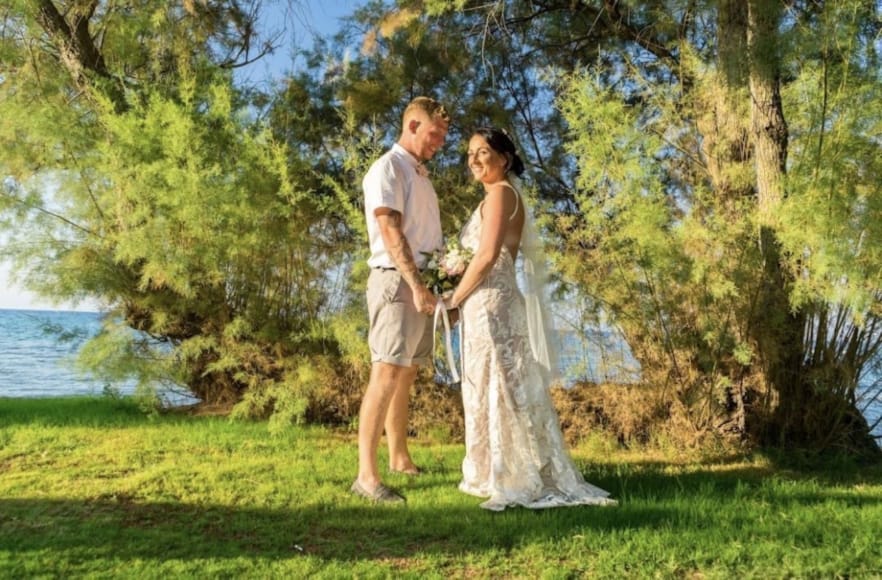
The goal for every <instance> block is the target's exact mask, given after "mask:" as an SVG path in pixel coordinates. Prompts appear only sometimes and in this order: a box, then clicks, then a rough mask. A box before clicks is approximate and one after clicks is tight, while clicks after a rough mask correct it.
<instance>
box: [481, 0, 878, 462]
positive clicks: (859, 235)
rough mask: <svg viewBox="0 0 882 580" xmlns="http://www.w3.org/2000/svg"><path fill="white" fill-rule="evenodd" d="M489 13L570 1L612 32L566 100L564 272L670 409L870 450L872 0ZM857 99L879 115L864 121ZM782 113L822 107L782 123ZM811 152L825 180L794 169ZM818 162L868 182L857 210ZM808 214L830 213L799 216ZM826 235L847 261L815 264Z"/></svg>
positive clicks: (846, 178)
mask: <svg viewBox="0 0 882 580" xmlns="http://www.w3.org/2000/svg"><path fill="white" fill-rule="evenodd" d="M489 6H490V8H486V9H485V12H488V13H493V14H497V15H502V14H507V16H506V17H505V18H501V17H500V16H496V17H495V18H496V19H497V20H499V21H500V22H505V24H506V25H507V26H514V25H516V24H517V23H518V22H521V21H527V20H534V19H537V18H546V17H547V15H548V14H549V13H551V12H554V11H558V12H560V11H564V12H566V11H569V12H576V13H580V14H583V15H584V14H588V15H590V16H592V17H593V19H592V23H593V24H592V27H593V28H592V29H591V32H592V34H593V36H594V37H596V38H598V39H600V38H601V30H605V31H606V33H607V34H608V36H606V37H605V38H603V39H600V40H599V43H600V44H601V46H602V48H601V49H600V51H599V56H597V59H596V60H597V62H598V63H599V64H594V63H591V62H590V61H588V60H587V59H578V60H577V61H576V63H575V65H574V66H572V67H568V69H567V70H571V71H573V72H572V75H571V77H570V82H569V88H568V90H567V91H566V93H565V94H564V95H563V98H562V99H561V100H560V101H559V102H560V103H561V106H562V108H563V111H564V115H565V117H566V120H567V122H568V124H569V138H570V143H569V148H570V151H571V153H572V154H573V155H574V156H575V158H576V159H577V163H578V167H579V171H580V173H579V176H578V181H577V188H576V191H575V192H574V199H575V200H576V204H577V206H578V208H579V212H578V213H582V214H583V215H584V218H585V219H584V220H581V223H580V220H579V219H574V218H573V217H572V216H562V217H561V218H559V219H558V220H557V228H558V231H559V234H560V240H561V243H562V248H563V251H562V252H561V254H560V259H561V261H560V263H561V266H562V268H563V270H564V272H565V274H566V276H567V277H568V278H569V279H570V280H573V281H575V282H576V283H577V284H579V285H580V286H581V287H582V289H583V290H584V291H585V292H586V293H587V294H589V295H590V296H593V297H594V298H595V299H596V304H597V308H598V310H599V311H600V310H602V311H603V312H604V313H605V314H607V315H609V316H611V317H612V320H613V321H614V322H615V323H616V324H618V325H619V326H620V327H621V328H622V329H623V331H624V333H625V335H626V337H627V339H628V342H629V343H630V344H631V346H632V347H633V348H634V350H635V354H636V356H637V357H638V359H639V360H640V362H641V364H642V367H643V370H644V376H645V377H646V378H647V379H649V380H650V381H652V382H655V383H656V384H657V385H659V386H660V388H661V396H660V397H659V398H658V399H657V400H658V401H659V405H660V407H661V408H662V409H667V410H666V411H665V412H664V413H663V414H662V416H670V415H671V414H672V413H675V414H676V413H679V414H680V415H681V416H683V417H685V419H686V421H687V422H688V423H689V424H691V425H692V426H693V427H694V428H695V429H696V430H698V431H703V432H713V431H723V430H733V431H735V432H737V433H740V434H741V435H743V436H748V435H751V434H752V435H754V436H756V438H757V440H760V441H766V442H772V443H775V444H780V445H791V444H797V445H806V446H815V447H821V448H833V447H837V448H849V449H859V450H871V451H872V450H876V448H875V447H874V446H873V445H872V443H870V439H869V438H868V426H867V424H866V422H865V421H864V420H863V418H862V417H861V414H860V413H859V410H858V408H857V407H856V404H857V400H858V394H859V393H858V382H859V377H860V376H862V373H863V371H864V370H865V365H868V364H872V362H873V361H874V360H876V359H877V358H878V347H879V334H878V330H877V322H876V318H875V315H874V314H873V311H874V310H875V306H874V304H875V301H876V300H877V296H878V286H876V283H875V282H874V281H875V280H878V277H877V276H878V270H877V266H876V265H870V264H869V263H868V262H867V261H865V260H862V259H860V257H859V252H866V251H870V252H874V251H875V250H871V249H870V246H868V245H867V242H868V241H869V239H873V238H874V237H875V235H874V233H873V231H874V230H875V228H874V227H873V226H872V225H870V224H868V223H867V222H865V221H864V219H865V217H866V215H867V214H866V212H867V211H868V210H869V207H871V206H873V205H874V202H873V201H870V200H871V198H872V193H871V192H873V191H874V190H875V189H876V188H877V187H878V186H876V185H874V184H876V183H878V181H877V177H878V174H877V167H878V161H877V160H876V159H877V158H878V155H876V154H871V153H870V150H868V149H865V148H863V147H856V146H855V144H859V143H867V142H868V141H873V139H874V137H873V129H872V127H874V126H875V124H876V123H878V119H879V112H880V111H879V108H878V107H876V106H869V105H868V103H867V101H866V99H865V97H864V95H865V94H866V92H867V91H868V90H870V87H874V86H876V87H877V86H878V83H879V80H880V79H879V75H878V71H879V67H878V57H877V55H876V50H877V48H878V47H877V46H876V45H875V42H876V41H875V40H874V39H875V38H876V36H875V35H876V33H877V31H878V28H879V24H880V18H879V7H878V5H877V4H876V3H874V2H847V3H836V5H833V4H831V3H812V2H810V3H799V2H791V3H787V4H786V5H785V4H783V3H777V2H747V3H743V2H734V1H733V2H728V1H723V0H721V1H720V2H708V3H700V2H640V3H628V2H616V3H612V2H602V3H591V2H588V3H583V4H581V5H579V6H578V7H573V6H572V5H567V3H555V2H543V3H538V4H537V3H531V4H529V5H527V4H521V3H511V4H509V3H506V2H496V3H492V4H490V5H489ZM506 8H509V9H510V11H511V12H510V13H506V11H505V10H506ZM494 10H495V12H493V11H494ZM524 13H527V14H526V15H524ZM488 21H490V19H489V17H488ZM579 21H580V19H579V18H573V22H579ZM571 32H572V33H573V34H574V36H576V37H578V36H579V35H580V32H582V31H579V30H572V29H571ZM585 34H586V36H587V33H585ZM846 38H850V39H852V40H849V41H844V39H846ZM541 42H542V40H541V39H540V40H538V41H537V43H539V44H541ZM833 46H835V47H836V49H833V50H831V47H833ZM553 50H554V51H559V50H560V46H559V45H555V46H554V48H553ZM745 55H746V56H747V58H745ZM583 66H584V67H585V70H582V69H581V67H583ZM821 71H823V74H819V72H821ZM837 77H838V78H840V79H842V82H840V83H839V84H838V85H831V84H830V79H832V78H837ZM846 77H847V80H846ZM797 87H799V95H798V96H797V95H796V94H794V92H793V91H794V90H796V88H797ZM834 103H835V105H834ZM856 104H859V106H860V107H861V111H862V114H863V115H864V117H865V118H869V119H874V120H873V121H868V122H867V124H866V125H861V126H858V125H855V124H854V122H853V121H852V117H853V115H854V114H855V113H856V111H855V110H853V109H852V107H853V106H854V105H856ZM788 106H789V107H790V109H789V110H792V111H793V112H794V114H796V113H797V112H801V111H802V110H805V109H806V108H808V109H809V110H812V111H813V112H814V114H813V115H812V116H811V117H798V116H797V119H796V121H795V122H794V121H791V127H788V123H787V121H786V119H787V118H788V115H787V112H788ZM793 125H796V126H797V128H798V131H797V132H794V131H793V129H792V126H793ZM834 135H835V137H833V138H834V139H836V140H837V143H836V145H831V144H830V142H829V140H830V139H831V137H832V136H834ZM875 138H876V139H877V138H878V136H877V137H875ZM811 142H815V143H817V147H811V146H808V143H811ZM846 143H848V144H849V145H846ZM843 149H846V150H848V151H849V153H848V160H847V162H846V161H844V160H842V159H841V156H842V154H843V153H842V151H843ZM876 153H878V151H877V152H876ZM807 154H811V161H812V163H814V164H815V170H814V171H813V172H814V174H815V176H817V177H813V178H808V177H807V176H805V175H802V174H801V173H800V170H804V169H805V168H806V167H809V166H810V164H809V163H807V159H806V158H805V157H804V156H805V155H807ZM849 164H851V167H850V168H849V167H848V165H849ZM821 166H826V167H827V168H828V169H827V171H829V172H831V173H835V174H836V176H837V177H836V178H833V181H836V180H837V179H841V180H843V182H844V183H845V184H847V187H851V188H853V189H854V190H856V191H855V193H854V194H853V195H851V196H850V198H849V199H848V201H845V200H843V199H841V198H839V197H838V196H833V195H832V194H831V192H830V191H828V197H827V198H826V199H824V200H823V203H818V202H819V201H822V200H819V198H818V196H817V195H816V194H815V193H813V192H814V191H815V189H816V188H817V187H818V182H817V179H820V175H819V168H820V167H821ZM827 183H828V184H829V183H831V182H827ZM810 192H812V193H810ZM858 192H860V193H858ZM837 211H838V213H837V214H836V217H835V218H834V217H832V216H833V212H837ZM816 214H821V215H824V216H826V217H825V218H824V219H820V218H818V219H816V220H807V219H806V217H807V215H816ZM795 216H800V217H799V218H798V219H794V217H795ZM834 232H835V234H834ZM838 236H844V237H845V239H847V240H850V241H849V242H846V245H847V246H849V247H850V248H851V252H852V253H851V254H849V253H848V252H842V251H841V246H840V244H839V243H838V242H833V241H832V239H833V238H834V237H838ZM858 240H860V242H858ZM831 244H833V245H835V246H837V247H838V248H840V253H839V256H840V257H842V258H843V261H842V262H841V263H837V265H836V266H835V267H831V265H830V264H829V262H827V261H826V260H820V259H818V255H819V254H820V255H821V256H823V255H824V254H826V253H827V252H829V251H830V250H829V248H830V245H831ZM855 263H857V264H859V265H860V266H858V267H855V266H854V265H853V264H855ZM845 264H848V266H846V265H845ZM858 296H859V297H860V301H859V303H858V304H855V303H854V300H855V299H856V297H858ZM833 329H835V330H833Z"/></svg>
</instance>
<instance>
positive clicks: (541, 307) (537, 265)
mask: <svg viewBox="0 0 882 580" xmlns="http://www.w3.org/2000/svg"><path fill="white" fill-rule="evenodd" d="M508 178H509V180H510V181H511V184H512V186H513V187H514V189H515V191H516V192H517V193H518V197H519V198H520V200H521V203H522V204H523V208H524V229H523V230H522V232H521V259H522V260H523V281H524V288H522V290H523V294H524V300H525V302H526V307H527V326H528V330H529V334H530V347H531V349H532V350H533V356H534V358H535V359H536V361H537V362H538V363H539V365H540V366H541V367H543V368H544V369H545V373H546V377H547V378H548V380H549V382H550V381H552V380H554V379H555V378H557V377H558V376H559V374H560V372H559V371H560V367H559V360H558V352H557V343H556V341H555V331H554V326H553V324H552V318H551V312H550V311H549V310H548V307H547V306H546V304H547V300H548V297H547V296H546V289H547V288H548V283H549V276H548V265H547V263H546V258H545V250H544V248H543V245H542V239H541V238H540V237H539V229H538V227H537V226H536V220H535V218H534V216H533V208H532V207H531V206H530V204H529V203H528V202H527V200H526V199H525V198H524V196H523V195H522V194H521V189H520V183H519V181H518V180H517V178H516V177H515V176H513V175H509V176H508Z"/></svg>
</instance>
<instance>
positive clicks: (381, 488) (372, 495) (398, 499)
mask: <svg viewBox="0 0 882 580" xmlns="http://www.w3.org/2000/svg"><path fill="white" fill-rule="evenodd" d="M349 491H351V492H352V493H354V494H355V495H357V496H358V497H363V498H364V499H367V500H370V501H372V502H374V503H404V502H406V501H407V500H406V499H404V496H402V495H401V494H399V493H396V492H394V491H392V490H391V489H389V488H388V487H386V486H385V485H383V484H382V483H381V484H379V485H377V488H376V489H375V490H374V491H373V492H368V491H367V490H366V489H365V488H363V487H362V486H361V484H360V483H358V480H357V479H356V480H355V482H353V484H352V487H350V488H349Z"/></svg>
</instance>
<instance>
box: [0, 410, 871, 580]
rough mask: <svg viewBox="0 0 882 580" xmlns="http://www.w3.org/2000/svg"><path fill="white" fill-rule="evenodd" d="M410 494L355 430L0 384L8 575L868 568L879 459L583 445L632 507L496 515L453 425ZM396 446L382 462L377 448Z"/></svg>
mask: <svg viewBox="0 0 882 580" xmlns="http://www.w3.org/2000/svg"><path fill="white" fill-rule="evenodd" d="M413 453H414V457H415V460H416V461H417V463H418V464H420V465H422V466H423V467H424V469H425V470H426V473H425V474H424V475H422V476H420V477H417V478H409V477H407V476H403V475H390V476H389V477H388V483H389V484H391V485H393V486H395V487H396V488H398V489H400V490H401V491H402V492H403V493H404V494H405V495H406V496H407V498H408V504H407V506H404V507H385V506H372V505H370V504H367V503H365V502H363V501H361V500H359V499H358V498H356V497H353V496H352V495H350V494H349V493H348V491H347V490H348V487H349V484H350V483H351V481H352V478H353V477H354V475H355V465H356V448H355V441H354V435H352V434H351V433H343V432H336V431H333V430H329V429H326V428H321V427H291V428H290V429H289V430H287V431H286V432H284V433H282V434H279V435H276V436H272V435H270V433H269V432H268V430H267V426H266V424H264V423H258V422H254V423H246V422H230V421H228V420H226V419H224V418H220V417H198V418H197V417H183V416H174V415H168V416H161V417H155V418H150V417H147V416H144V415H142V414H139V413H138V412H137V411H136V410H134V409H133V408H132V407H130V406H127V405H126V404H125V403H124V402H120V401H111V400H106V399H88V400H83V399H51V400H49V399H47V400H43V401H20V400H0V498H2V499H0V504H2V505H0V576H2V577H24V576H39V575H45V576H83V575H90V576H101V577H135V576H137V577H147V578H158V577H169V576H172V577H181V576H200V577H205V576H224V577H233V576H235V577H240V576H241V577H301V576H306V575H310V576H320V577H338V576H345V577H350V576H368V577H377V576H381V577H383V576H388V575H395V576H406V577H414V578H417V577H419V578H422V577H430V578H448V577H456V578H459V577H469V578H471V577H500V576H517V577H533V576H540V575H541V576H543V577H548V578H569V577H582V576H588V577H621V576H637V577H643V576H725V577H730V576H744V575H746V576H754V577H756V576H768V575H772V576H786V575H795V576H818V575H820V576H835V575H852V576H873V575H877V574H880V573H882V569H880V565H879V564H878V562H880V561H882V547H880V544H879V542H878V540H877V537H876V535H877V533H878V522H880V521H882V501H880V500H882V470H880V468H879V467H872V468H860V467H858V466H851V467H850V468H849V467H847V466H845V467H842V466H836V468H835V469H832V470H830V469H820V468H815V469H811V470H799V471H797V470H794V469H792V468H788V469H782V468H780V467H777V466H776V465H775V462H774V461H773V460H772V459H770V458H768V457H764V456H759V455H756V456H750V457H743V456H742V457H722V458H709V457H700V456H695V455H692V456H690V455H689V454H681V453H679V452H678V453H676V455H674V457H673V458H672V457H671V456H670V455H666V454H665V453H662V452H660V451H658V450H650V449H644V450H629V451H624V450H620V449H617V448H615V446H614V445H612V444H610V443H609V442H608V441H603V440H601V439H599V438H597V437H594V438H591V437H589V438H587V439H586V440H585V441H584V442H583V443H582V444H580V445H579V446H578V447H577V448H576V449H575V450H574V452H573V455H574V457H575V459H576V461H577V463H578V464H579V466H580V468H581V469H582V471H583V473H584V474H585V476H586V478H587V479H588V480H589V481H591V482H593V483H596V484H597V485H600V486H601V487H604V488H606V489H609V490H611V491H612V492H613V494H614V496H615V497H617V498H618V499H619V500H620V501H621V505H620V506H619V507H614V508H609V507H604V508H597V507H583V508H567V509H557V510H547V511H539V512H533V511H529V510H523V509H514V510H508V511H506V512H504V513H501V514H494V513H487V512H484V511H483V510H481V509H479V508H478V507H477V505H478V504H479V503H480V500H479V499H477V498H472V497H470V496H466V495H463V494H461V493H459V492H458V491H457V489H456V484H457V483H458V481H459V463H460V461H461V458H462V446H461V444H460V443H458V442H443V441H429V440H419V441H415V442H414V444H413ZM381 461H385V458H384V457H381Z"/></svg>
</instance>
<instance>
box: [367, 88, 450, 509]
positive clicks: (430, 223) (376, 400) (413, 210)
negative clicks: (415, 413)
mask: <svg viewBox="0 0 882 580" xmlns="http://www.w3.org/2000/svg"><path fill="white" fill-rule="evenodd" d="M449 124H450V116H449V114H448V113H447V110H446V109H445V108H444V106H443V105H441V104H440V103H439V102H437V101H435V100H434V99H431V98H429V97H417V98H416V99H414V100H413V101H411V103H410V104H409V105H408V106H407V108H406V109H405V110H404V115H403V116H402V128H401V136H400V137H399V139H398V142H397V143H396V144H395V145H393V146H392V148H391V149H390V150H389V151H387V152H386V153H385V154H384V155H383V156H382V157H380V158H379V159H378V160H377V161H375V162H374V163H373V165H371V168H370V169H369V170H368V172H367V175H365V177H364V181H363V182H362V187H363V189H364V212H365V218H366V220H367V230H368V238H369V240H370V251H371V256H370V258H369V259H368V265H369V266H370V267H371V273H370V276H369V277H368V284H367V302H368V317H369V319H370V331H369V334H368V345H369V346H370V349H371V377H370V381H369V383H368V387H367V390H366V391H365V394H364V398H363V399H362V402H361V411H360V412H359V417H358V477H357V478H356V480H355V482H354V483H353V484H352V488H351V491H352V493H354V494H356V495H358V496H361V497H364V498H366V499H369V500H371V501H374V502H384V503H394V502H403V501H405V500H404V498H403V497H402V496H401V495H399V494H398V493H396V492H395V491H393V490H391V489H389V488H388V487H386V486H385V485H383V484H382V482H381V481H380V473H379V469H378V467H377V447H378V446H379V443H380V437H381V436H382V434H383V427H384V426H385V429H386V438H387V440H388V445H389V469H390V471H393V472H401V473H406V474H409V475H417V474H419V469H418V468H417V467H416V465H414V463H413V460H412V459H411V457H410V453H409V451H408V449H407V407H408V402H409V398H410V388H411V386H412V385H413V383H414V380H415V379H416V374H417V369H418V368H419V365H422V364H428V363H429V362H431V355H432V316H431V315H432V313H433V312H434V308H435V303H436V301H437V299H436V298H435V296H434V295H433V294H432V293H431V292H430V291H429V289H428V288H426V285H425V284H424V283H423V281H422V279H421V277H420V268H422V267H423V266H425V261H426V257H425V254H426V253H431V252H433V251H434V250H437V249H439V248H441V245H442V243H443V240H442V234H441V215H440V212H439V209H438V197H437V195H436V194H435V189H434V187H432V182H431V181H429V178H428V173H427V172H426V169H425V167H424V166H423V165H422V163H423V162H424V161H428V160H429V159H431V158H432V157H433V156H434V155H435V153H436V152H437V151H438V150H439V149H440V148H441V146H442V145H443V144H444V140H445V138H446V137H447V129H448V126H449Z"/></svg>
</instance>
